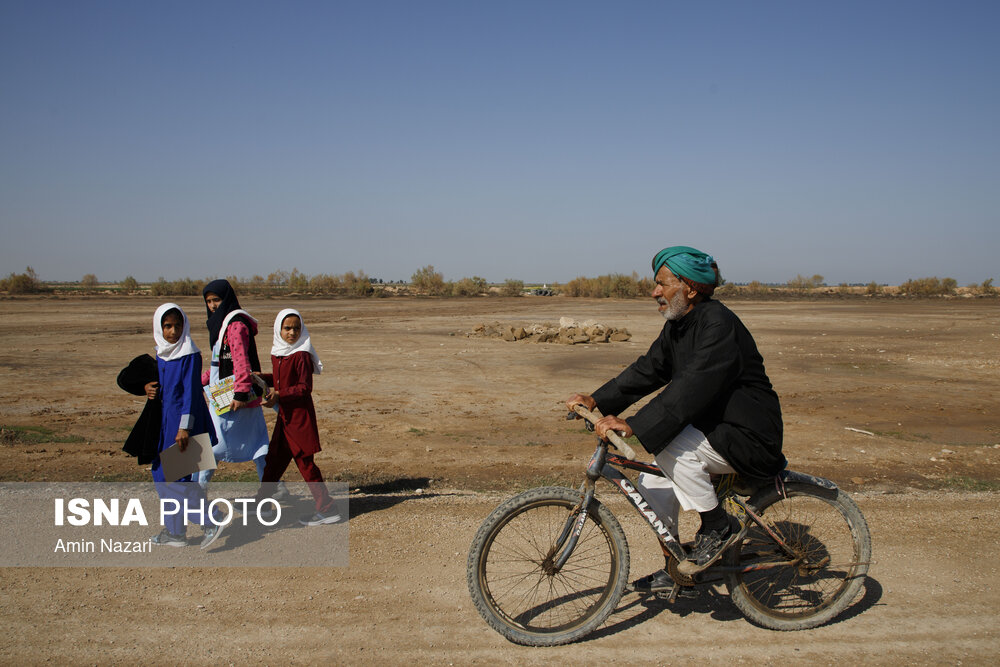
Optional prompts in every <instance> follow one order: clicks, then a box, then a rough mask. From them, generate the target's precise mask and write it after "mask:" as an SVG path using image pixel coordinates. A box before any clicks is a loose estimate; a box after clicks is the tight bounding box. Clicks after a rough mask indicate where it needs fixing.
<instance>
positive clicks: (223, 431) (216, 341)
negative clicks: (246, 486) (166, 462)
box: [198, 280, 267, 488]
mask: <svg viewBox="0 0 1000 667" xmlns="http://www.w3.org/2000/svg"><path fill="white" fill-rule="evenodd" d="M202 296H203V297H204V298H205V309H206V311H207V312H208V322H207V324H208V334H209V341H210V342H211V344H212V362H211V365H210V367H209V369H208V370H207V371H204V372H203V373H202V375H201V382H202V384H203V385H205V387H206V389H205V392H206V394H208V393H210V388H211V386H212V385H217V384H218V383H219V382H220V381H221V380H224V379H226V378H228V377H230V376H232V377H233V402H232V408H231V409H230V410H229V411H228V412H225V413H223V414H221V415H218V414H216V413H215V410H210V411H209V412H210V413H211V416H212V421H213V423H214V424H215V431H216V434H217V435H218V437H219V443H218V444H217V445H216V446H215V447H214V448H213V449H212V451H213V452H214V453H215V460H216V461H234V462H238V461H250V460H252V461H253V462H254V465H256V466H257V477H258V479H259V478H260V477H261V476H262V475H263V473H264V457H265V455H266V454H267V423H266V422H265V421H264V412H263V411H262V410H261V407H260V403H261V399H260V397H261V395H262V394H263V390H262V389H259V388H256V387H255V386H254V384H253V382H252V379H251V373H253V372H254V371H260V360H259V359H258V357H257V343H256V342H255V341H254V336H256V335H257V320H255V319H254V318H252V317H250V313H248V312H247V311H245V310H243V309H241V308H240V302H239V300H238V299H237V298H236V292H235V291H233V287H232V285H230V284H229V281H228V280H213V281H212V282H210V283H208V284H207V285H206V286H205V289H204V290H202ZM214 472H215V471H213V470H207V471H202V472H201V473H199V475H198V482H199V483H200V484H201V485H202V487H203V488H205V487H207V486H208V482H209V480H211V479H212V475H213V474H214Z"/></svg>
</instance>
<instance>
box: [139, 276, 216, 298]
mask: <svg viewBox="0 0 1000 667" xmlns="http://www.w3.org/2000/svg"><path fill="white" fill-rule="evenodd" d="M204 286H205V283H204V282H202V281H198V280H191V279H190V278H181V279H180V280H173V281H168V280H167V279H166V278H164V277H163V276H160V277H159V279H157V281H156V282H155V283H153V284H152V285H151V286H150V288H149V291H150V293H151V294H152V295H153V296H201V289H202V287H204Z"/></svg>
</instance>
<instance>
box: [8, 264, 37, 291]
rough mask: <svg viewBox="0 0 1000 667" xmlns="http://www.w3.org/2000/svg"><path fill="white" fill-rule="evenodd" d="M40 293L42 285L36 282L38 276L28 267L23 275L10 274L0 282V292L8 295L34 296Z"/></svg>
mask: <svg viewBox="0 0 1000 667" xmlns="http://www.w3.org/2000/svg"><path fill="white" fill-rule="evenodd" d="M41 291H42V283H41V282H39V280H38V274H36V273H35V270H34V269H33V268H31V267H30V266H29V267H27V268H26V269H25V270H24V273H14V272H11V274H10V275H9V276H7V277H6V278H3V279H2V280H0V292H9V293H10V294H34V293H35V292H41Z"/></svg>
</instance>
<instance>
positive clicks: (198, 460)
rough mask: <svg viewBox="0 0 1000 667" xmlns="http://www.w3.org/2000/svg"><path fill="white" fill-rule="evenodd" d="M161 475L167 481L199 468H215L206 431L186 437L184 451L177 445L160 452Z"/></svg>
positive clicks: (210, 443)
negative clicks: (186, 444)
mask: <svg viewBox="0 0 1000 667" xmlns="http://www.w3.org/2000/svg"><path fill="white" fill-rule="evenodd" d="M160 465H162V466H163V477H164V479H166V480H167V481H168V482H176V481H177V480H179V479H180V478H181V477H186V476H187V475H190V474H191V473H193V472H198V471H199V470H215V468H216V465H215V454H213V453H212V438H211V436H209V435H208V433H199V434H198V435H193V436H191V437H190V438H189V439H188V446H187V449H186V450H185V451H183V452H182V451H181V448H180V447H178V446H177V445H173V446H171V447H167V448H166V449H164V450H163V451H162V452H160Z"/></svg>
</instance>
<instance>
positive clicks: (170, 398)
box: [150, 303, 224, 549]
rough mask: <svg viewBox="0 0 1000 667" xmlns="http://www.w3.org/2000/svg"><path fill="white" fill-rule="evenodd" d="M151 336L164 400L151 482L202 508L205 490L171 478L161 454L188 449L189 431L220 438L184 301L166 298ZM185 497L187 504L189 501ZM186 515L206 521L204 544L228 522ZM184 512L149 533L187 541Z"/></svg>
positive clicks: (158, 539)
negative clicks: (203, 390)
mask: <svg viewBox="0 0 1000 667" xmlns="http://www.w3.org/2000/svg"><path fill="white" fill-rule="evenodd" d="M153 339H154V340H155V341H156V365H157V372H158V376H159V396H160V399H161V403H162V412H161V421H160V437H159V443H158V445H157V448H156V451H157V454H156V456H155V458H154V459H153V461H152V464H153V465H152V473H153V481H154V482H155V484H156V491H157V493H158V494H159V496H160V498H161V499H168V498H169V499H173V500H176V501H178V502H179V503H180V505H179V506H180V507H185V506H186V507H202V506H203V505H202V503H204V501H205V492H204V490H203V489H202V488H201V486H199V485H198V484H194V483H192V479H191V476H190V475H189V476H187V477H182V478H181V479H179V480H176V481H174V480H167V479H166V478H165V477H164V474H163V467H162V465H161V462H160V453H161V452H163V450H165V449H166V448H168V447H173V446H177V447H180V449H181V451H184V450H186V449H187V446H188V442H189V440H190V438H191V436H195V435H199V434H202V433H208V434H209V436H210V437H211V442H212V444H213V445H214V444H215V442H216V437H215V429H214V428H213V427H212V420H211V418H210V417H209V410H208V406H207V405H205V401H204V399H203V398H202V396H201V391H200V388H201V382H200V379H201V352H200V351H199V350H198V347H197V346H196V345H195V344H194V341H193V340H191V325H190V323H189V322H188V318H187V315H185V314H184V311H183V310H181V308H180V306H178V305H177V304H173V303H165V304H163V305H162V306H160V307H159V308H157V309H156V313H155V314H154V315H153ZM185 502H186V503H187V504H186V505H185ZM187 518H188V519H191V518H193V519H194V520H195V522H197V523H200V524H202V525H203V526H204V530H205V535H204V537H203V538H202V541H201V548H202V549H204V548H206V547H208V546H209V545H210V544H212V543H213V542H214V541H215V540H217V539H218V538H219V535H220V534H221V533H222V529H223V527H224V526H221V525H219V526H217V525H213V524H212V523H211V522H208V524H207V525H206V520H205V517H203V516H199V515H198V514H196V513H191V514H188V516H187ZM186 533H187V528H186V525H185V517H184V516H182V513H181V512H178V513H174V514H168V515H167V516H166V518H165V525H164V528H163V530H162V531H161V532H160V534H159V535H155V536H153V537H152V538H150V541H152V542H153V543H154V544H158V545H161V546H171V547H183V546H186V545H187V537H186Z"/></svg>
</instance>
